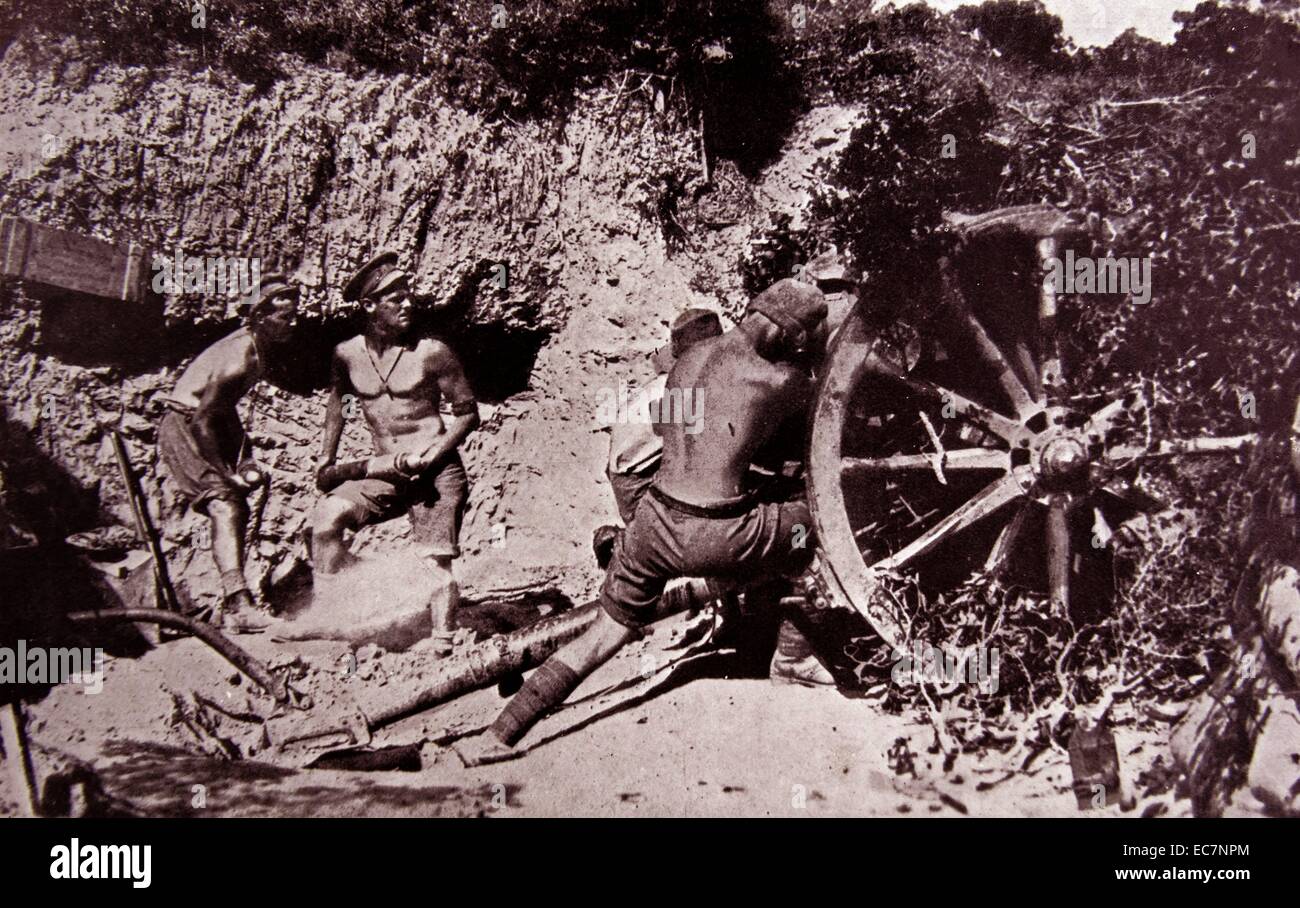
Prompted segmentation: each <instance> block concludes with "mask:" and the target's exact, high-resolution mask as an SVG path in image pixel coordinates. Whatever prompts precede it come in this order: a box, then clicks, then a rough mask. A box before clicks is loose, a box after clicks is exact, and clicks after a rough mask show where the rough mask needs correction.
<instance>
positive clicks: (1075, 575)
mask: <svg viewBox="0 0 1300 908" xmlns="http://www.w3.org/2000/svg"><path fill="white" fill-rule="evenodd" d="M1061 242H1062V240H1061V234H1060V233H1059V231H1058V232H1055V233H1054V234H1049V235H1047V236H1045V237H1042V238H1037V239H1036V246H1037V248H1036V252H1037V254H1038V256H1039V257H1040V260H1045V259H1046V258H1048V257H1051V256H1054V255H1056V254H1057V251H1058V249H1059V248H1060V243H1061ZM942 271H943V272H944V274H943V276H942V279H941V285H942V293H941V303H940V312H941V318H940V319H938V321H940V322H941V323H942V324H941V325H940V326H939V327H938V329H937V330H936V331H935V332H934V334H935V336H934V337H927V338H919V337H918V338H915V339H914V341H913V343H910V344H907V343H904V344H900V343H898V342H897V341H896V339H893V338H890V337H887V336H886V335H885V334H884V333H882V332H879V331H876V330H873V329H872V328H871V327H869V325H868V323H867V321H866V319H865V318H864V316H863V310H862V307H861V304H860V305H859V307H858V308H857V309H855V310H854V312H853V313H852V314H851V315H850V317H849V318H848V320H847V321H846V322H845V324H844V326H843V328H842V329H841V330H840V331H839V333H838V335H837V337H836V339H835V341H834V343H833V345H832V347H831V350H830V352H829V354H828V357H827V364H826V368H825V369H824V371H823V374H822V375H821V377H820V380H819V386H818V394H817V400H816V403H815V407H814V412H813V421H812V427H811V434H810V452H809V458H808V487H809V499H810V506H811V510H812V515H813V522H814V525H815V527H816V532H817V538H818V565H817V581H818V583H819V584H820V585H821V586H822V587H823V592H824V593H825V595H826V596H827V598H828V599H829V600H830V601H831V603H832V604H835V605H839V606H848V607H852V608H855V609H857V610H858V611H859V612H861V613H862V614H863V615H865V617H866V618H867V620H868V621H870V622H871V624H872V625H873V626H874V628H875V629H876V631H877V632H878V633H880V635H881V636H882V637H883V638H884V640H885V642H886V643H888V644H890V645H891V646H899V645H900V644H902V643H903V642H904V641H905V639H906V634H905V628H906V626H907V624H908V623H909V617H908V615H907V614H906V612H907V606H906V603H905V602H904V601H903V600H901V599H900V598H899V597H898V596H896V595H891V594H890V589H891V587H892V584H890V583H887V582H886V581H888V580H889V578H899V577H900V576H902V577H911V578H913V579H915V580H916V581H918V582H919V583H922V584H924V585H925V586H928V587H929V588H930V589H931V590H935V591H941V590H943V589H951V588H952V587H954V586H956V585H957V584H959V583H961V582H963V581H964V580H966V579H968V578H969V577H971V576H972V574H973V573H974V574H980V573H983V574H984V575H986V576H988V577H991V578H996V579H999V580H1002V581H1006V582H1008V583H1012V584H1017V585H1022V586H1024V587H1025V588H1027V589H1030V590H1033V591H1034V592H1037V593H1039V594H1043V595H1045V596H1046V597H1047V599H1048V602H1049V603H1050V607H1051V609H1052V613H1053V614H1063V613H1065V611H1066V610H1068V609H1070V608H1071V607H1072V606H1077V605H1078V604H1079V601H1080V600H1084V599H1090V600H1092V601H1093V602H1095V600H1096V597H1097V596H1098V594H1099V588H1098V584H1099V583H1100V584H1103V585H1104V587H1105V589H1106V591H1107V593H1108V592H1109V588H1110V585H1111V582H1112V581H1111V579H1110V578H1109V577H1106V576H1100V575H1105V574H1106V571H1105V570H1104V567H1105V566H1106V565H1107V564H1108V559H1109V551H1108V550H1107V549H1106V547H1105V546H1104V545H1101V546H1098V544H1097V541H1096V537H1097V535H1098V534H1099V533H1100V534H1101V535H1102V536H1104V535H1105V531H1106V530H1107V528H1109V527H1112V526H1117V525H1118V524H1119V523H1122V522H1123V521H1124V520H1126V519H1129V518H1131V517H1132V516H1134V515H1135V514H1137V513H1139V512H1148V511H1152V510H1158V509H1160V508H1162V507H1163V505H1162V504H1161V503H1160V502H1158V501H1156V500H1155V499H1153V498H1152V497H1151V496H1149V495H1146V494H1145V493H1143V492H1141V491H1139V490H1138V489H1137V488H1135V487H1134V486H1133V485H1132V483H1131V481H1130V477H1131V475H1132V472H1133V470H1132V468H1133V467H1134V466H1136V465H1138V464H1140V463H1142V462H1144V461H1146V460H1148V459H1149V458H1153V457H1168V456H1173V455H1188V454H1202V453H1221V452H1235V451H1239V450H1242V449H1243V448H1245V447H1246V446H1247V445H1249V444H1250V443H1251V442H1252V441H1253V440H1254V436H1239V437H1236V438H1198V439H1191V440H1185V441H1176V442H1164V443H1160V444H1139V445H1132V444H1122V443H1118V442H1117V436H1118V435H1119V434H1122V433H1119V432H1116V431H1115V429H1116V424H1117V422H1122V421H1123V416H1124V415H1125V414H1126V412H1127V411H1128V410H1129V408H1131V407H1133V406H1134V403H1135V401H1134V399H1133V398H1132V397H1130V398H1127V399H1125V400H1118V401H1112V402H1110V403H1108V404H1106V405H1105V406H1102V407H1100V408H1099V409H1095V410H1093V411H1092V412H1086V411H1084V410H1081V409H1076V407H1075V406H1072V405H1071V404H1072V400H1077V399H1078V398H1072V397H1071V393H1070V392H1071V388H1070V382H1069V380H1068V373H1067V370H1065V369H1063V365H1067V366H1068V365H1069V364H1068V363H1065V364H1063V363H1062V344H1061V342H1060V341H1061V339H1060V338H1059V337H1058V329H1057V299H1056V294H1055V292H1054V290H1053V288H1052V287H1051V286H1050V282H1048V281H1046V280H1045V281H1044V285H1043V286H1042V287H1041V288H1040V289H1039V290H1038V292H1037V293H1036V297H1037V298H1036V300H1035V299H1032V298H1030V300H1029V302H1028V304H1027V305H1026V306H1025V307H1024V308H1025V309H1026V310H1028V311H1025V312H1023V313H1022V314H1020V315H1019V316H1015V317H1011V318H1008V317H1007V316H1008V311H1010V310H1007V309H1005V308H1002V309H1000V310H995V308H988V309H985V310H983V311H981V312H980V313H978V314H977V313H976V312H975V311H973V310H972V308H971V307H970V305H969V304H968V303H967V302H966V301H965V300H964V299H963V297H962V295H961V294H960V292H957V288H956V278H955V277H954V276H953V275H952V274H951V273H950V272H949V269H948V268H947V265H946V263H945V266H944V268H943V269H942ZM1035 310H1036V311H1035ZM913 348H915V350H914V349H913ZM1099 576H1100V579H1099Z"/></svg>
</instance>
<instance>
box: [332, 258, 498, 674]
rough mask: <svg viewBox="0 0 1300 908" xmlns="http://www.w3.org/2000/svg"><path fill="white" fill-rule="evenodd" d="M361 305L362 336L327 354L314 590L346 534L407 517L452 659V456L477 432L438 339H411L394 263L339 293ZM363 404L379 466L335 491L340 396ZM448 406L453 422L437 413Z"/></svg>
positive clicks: (363, 272) (335, 566) (377, 262)
mask: <svg viewBox="0 0 1300 908" xmlns="http://www.w3.org/2000/svg"><path fill="white" fill-rule="evenodd" d="M343 298H344V300H346V301H348V302H360V303H361V305H362V307H363V308H364V310H365V313H366V329H365V332H364V333H363V334H360V335H358V336H356V337H353V338H351V339H349V340H346V341H344V342H343V343H341V344H339V345H338V346H337V347H335V348H334V358H333V363H332V367H331V374H332V380H331V390H330V396H329V402H328V405H327V407H326V411H325V432H324V440H323V443H322V446H321V460H320V465H319V466H320V469H319V471H318V474H317V475H318V485H319V486H320V488H321V490H322V491H327V490H328V494H327V495H326V496H325V497H324V498H322V499H321V501H320V503H319V504H318V505H317V507H316V510H315V513H314V514H313V516H312V560H313V565H314V568H315V571H316V574H317V580H318V582H328V581H323V577H327V576H328V575H330V574H334V573H336V572H338V571H339V570H340V569H342V568H344V567H346V566H347V565H348V564H350V563H351V562H352V561H353V560H354V558H353V556H352V555H351V554H350V553H349V552H348V550H347V547H346V545H345V543H344V533H345V532H349V531H355V530H358V529H360V528H361V527H363V526H367V525H369V524H374V523H380V522H383V521H386V520H391V519H393V518H394V517H398V516H401V515H402V514H406V515H407V517H408V518H409V520H410V522H411V530H412V538H413V539H414V541H415V544H416V547H417V548H418V549H419V551H420V553H421V554H422V555H423V556H424V557H425V560H426V564H427V565H428V567H429V570H430V573H431V575H432V581H433V588H434V590H433V593H432V594H431V596H430V606H429V607H430V615H431V617H432V621H433V638H434V640H435V648H436V651H438V652H439V653H442V654H445V653H448V652H450V651H451V648H452V638H453V631H454V630H455V626H456V625H455V618H456V609H457V606H458V604H459V595H458V591H457V586H456V581H455V576H454V575H453V573H452V561H453V559H455V558H456V557H457V556H458V555H459V554H460V545H459V533H460V523H461V518H462V516H463V513H464V506H465V500H466V498H467V497H468V493H469V487H468V482H467V480H466V477H465V468H464V466H463V465H462V463H461V459H460V455H459V454H458V453H457V447H458V446H459V445H460V443H461V442H462V441H464V439H465V437H466V436H467V435H468V434H469V433H470V432H471V431H473V429H474V428H475V427H476V426H477V425H478V423H479V415H478V404H477V403H476V402H475V400H474V395H473V392H472V391H471V390H470V386H469V382H468V381H467V380H466V378H465V372H464V370H463V369H462V368H461V364H460V360H459V359H457V357H456V354H455V353H453V352H452V350H451V348H450V347H448V346H447V345H446V344H445V343H443V342H442V341H440V340H437V339H436V338H431V337H414V336H412V334H411V298H410V286H409V278H408V276H407V274H406V273H405V272H404V271H402V270H401V269H400V268H398V267H397V254H396V253H393V252H386V253H381V254H380V255H378V256H376V257H375V258H374V259H372V260H371V261H369V262H367V263H366V264H365V265H364V266H363V267H362V268H361V269H360V270H358V271H357V272H356V274H354V275H353V276H352V278H351V279H350V280H349V281H348V282H347V284H346V286H345V287H344V288H343ZM346 394H350V395H354V396H355V397H356V398H357V399H358V400H359V402H360V404H361V411H362V413H363V415H364V416H365V418H366V425H367V427H368V428H369V429H370V435H371V437H372V438H373V440H374V445H375V453H376V455H378V456H377V457H374V458H372V459H371V460H370V461H369V462H368V466H367V468H366V470H365V472H364V475H362V476H357V477H353V478H350V479H348V480H347V481H345V482H343V483H342V484H340V485H337V486H333V485H332V482H331V480H329V479H328V478H327V477H328V476H329V475H331V469H332V468H333V465H334V461H335V458H336V457H337V455H338V447H339V439H340V437H341V436H342V433H343V420H344V408H343V397H344V395H346ZM443 401H446V403H447V404H448V406H449V408H450V410H451V419H450V420H449V421H446V422H444V421H443V418H442V415H441V413H440V412H439V405H440V404H441V403H442V402H443Z"/></svg>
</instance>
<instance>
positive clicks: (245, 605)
mask: <svg viewBox="0 0 1300 908" xmlns="http://www.w3.org/2000/svg"><path fill="white" fill-rule="evenodd" d="M212 617H213V621H212V623H213V624H215V625H217V626H218V627H220V628H221V629H222V630H223V631H225V632H226V633H227V634H260V633H261V632H262V631H264V630H266V629H267V628H268V627H270V625H271V622H270V619H269V618H268V617H267V616H266V615H265V614H264V613H262V612H261V611H260V610H259V609H258V608H257V605H256V603H254V602H253V596H252V594H251V593H249V592H248V590H236V591H235V592H233V593H231V594H230V595H228V596H226V597H225V599H224V600H223V601H222V603H221V605H220V606H218V607H217V608H216V609H215V610H214V612H213V616H212Z"/></svg>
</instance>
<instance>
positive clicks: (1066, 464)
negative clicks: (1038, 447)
mask: <svg viewBox="0 0 1300 908" xmlns="http://www.w3.org/2000/svg"><path fill="white" fill-rule="evenodd" d="M1088 463H1089V457H1088V449H1087V447H1086V446H1085V445H1084V443H1083V442H1082V441H1081V440H1080V439H1078V438H1075V437H1074V436H1072V435H1058V436H1057V437H1056V438H1053V439H1051V440H1050V441H1048V442H1047V444H1046V445H1044V446H1043V451H1042V454H1041V456H1040V457H1039V467H1040V472H1041V473H1042V476H1043V478H1044V479H1050V480H1065V479H1073V478H1075V477H1077V476H1079V475H1081V474H1082V473H1083V472H1084V471H1085V470H1087V468H1088Z"/></svg>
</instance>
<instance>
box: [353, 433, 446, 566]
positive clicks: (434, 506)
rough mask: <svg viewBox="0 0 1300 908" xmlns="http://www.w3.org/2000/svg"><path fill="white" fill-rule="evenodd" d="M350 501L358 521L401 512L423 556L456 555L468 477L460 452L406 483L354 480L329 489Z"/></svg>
mask: <svg viewBox="0 0 1300 908" xmlns="http://www.w3.org/2000/svg"><path fill="white" fill-rule="evenodd" d="M329 494H330V497H332V498H341V499H343V500H344V501H347V502H348V503H349V504H350V505H351V506H352V514H353V515H354V516H358V517H360V518H361V521H360V524H359V525H360V526H369V525H370V524H374V523H383V522H384V521H385V520H392V519H393V518H394V517H400V516H402V515H403V514H405V515H406V516H407V518H408V519H409V520H410V521H411V539H412V540H413V541H414V542H415V545H416V548H418V549H419V550H420V553H421V554H423V555H432V556H435V557H439V558H456V557H458V556H459V555H460V524H461V520H462V518H463V517H464V515H465V501H466V499H467V498H468V497H469V480H468V479H467V478H466V476H465V465H464V464H463V463H461V460H460V455H458V454H452V455H451V456H450V457H448V458H447V459H446V460H444V461H443V463H442V465H441V466H439V467H437V468H435V469H433V470H430V471H429V472H427V473H425V474H424V475H422V476H419V477H417V478H416V479H413V480H410V481H409V482H389V481H387V480H384V479H354V480H351V481H349V482H345V483H343V484H342V485H340V486H339V487H338V488H336V489H334V490H333V491H331V492H330V493H329Z"/></svg>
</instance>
